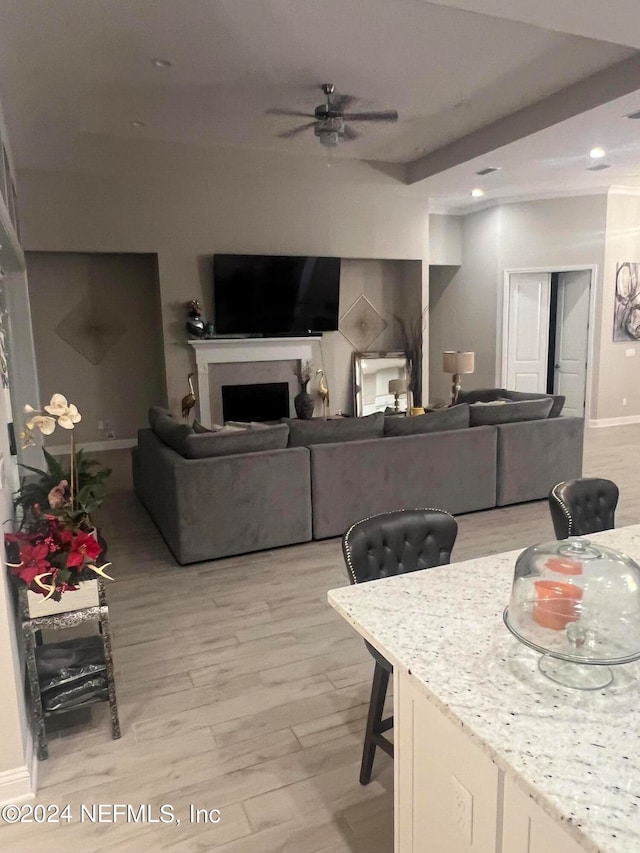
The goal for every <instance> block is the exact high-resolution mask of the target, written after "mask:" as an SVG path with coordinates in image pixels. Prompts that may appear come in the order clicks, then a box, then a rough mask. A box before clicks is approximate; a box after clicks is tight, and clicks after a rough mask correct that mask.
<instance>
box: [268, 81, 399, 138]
mask: <svg viewBox="0 0 640 853" xmlns="http://www.w3.org/2000/svg"><path fill="white" fill-rule="evenodd" d="M321 88H322V91H323V92H324V94H325V97H326V102H325V103H324V104H319V105H318V106H317V107H316V108H315V110H314V111H313V113H300V112H297V111H295V110H278V109H273V110H267V115H272V116H295V117H296V118H310V119H313V121H309V122H307V123H306V124H301V125H299V126H298V127H294V128H292V129H291V130H285V131H283V132H282V133H279V134H278V136H279V137H280V138H281V139H291V137H293V136H297V135H298V134H299V133H303V132H304V131H305V130H308V129H309V128H311V127H312V128H313V132H314V133H315V135H316V136H317V137H318V139H319V140H320V144H321V145H325V146H326V147H327V148H334V147H335V146H336V145H338V143H340V142H350V141H351V140H352V139H357V138H358V137H359V136H360V133H359V132H358V131H357V130H355V129H354V128H353V127H351V126H350V125H349V124H347V122H355V121H387V122H393V121H397V120H398V113H397V112H396V111H395V110H385V111H383V112H366V113H350V112H347V110H348V109H349V107H351V106H352V105H353V104H355V103H356V101H357V100H358V99H357V98H355V97H353V95H338V94H337V92H336V89H335V86H334V85H333V83H323V84H322V87H321Z"/></svg>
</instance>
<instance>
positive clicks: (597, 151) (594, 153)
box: [589, 145, 607, 160]
mask: <svg viewBox="0 0 640 853" xmlns="http://www.w3.org/2000/svg"><path fill="white" fill-rule="evenodd" d="M606 156H607V152H606V151H605V150H604V148H600V146H599V145H596V147H595V148H592V149H591V151H589V157H591V159H592V160H600V158H601V157H606Z"/></svg>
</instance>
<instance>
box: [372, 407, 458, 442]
mask: <svg viewBox="0 0 640 853" xmlns="http://www.w3.org/2000/svg"><path fill="white" fill-rule="evenodd" d="M468 426H469V406H468V405H467V403H461V404H460V405H458V406H453V407H452V408H450V409H440V410H439V411H436V412H427V413H426V414H424V415H416V416H414V417H411V418H395V417H387V418H385V419H384V434H385V435H390V436H397V435H421V434H423V433H427V432H443V431H444V430H450V429H466V428H467V427H468Z"/></svg>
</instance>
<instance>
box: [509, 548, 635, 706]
mask: <svg viewBox="0 0 640 853" xmlns="http://www.w3.org/2000/svg"><path fill="white" fill-rule="evenodd" d="M504 621H505V624H506V626H507V628H508V629H509V630H510V631H511V633H512V634H514V635H515V636H516V637H517V638H518V639H519V640H520V642H522V643H524V644H525V645H526V646H529V647H530V648H532V649H535V650H536V651H538V652H540V653H541V654H542V657H541V658H540V659H539V661H538V666H539V668H540V670H541V672H543V673H544V674H545V675H546V676H547V677H548V678H550V679H552V680H553V681H556V682H558V683H559V684H563V685H565V686H566V687H575V688H579V689H582V690H598V689H600V688H602V687H606V686H607V685H608V684H610V683H611V682H612V681H613V673H612V671H611V669H610V666H611V665H613V664H622V663H630V662H631V661H634V660H638V659H640V566H639V565H638V564H637V563H636V562H634V561H633V560H632V559H631V557H628V556H627V555H626V554H623V553H622V552H621V551H614V550H613V549H612V548H605V547H604V546H602V545H599V544H595V543H594V542H591V541H589V540H588V539H584V538H582V537H580V538H578V537H572V538H570V539H564V540H562V541H560V542H548V543H545V544H543V545H534V546H532V547H531V548H527V549H526V550H525V551H523V552H522V554H520V556H519V557H518V559H517V560H516V565H515V570H514V578H513V586H512V588H511V599H510V601H509V605H508V607H507V608H506V609H505V611H504Z"/></svg>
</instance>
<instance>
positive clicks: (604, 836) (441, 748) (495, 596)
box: [329, 525, 640, 853]
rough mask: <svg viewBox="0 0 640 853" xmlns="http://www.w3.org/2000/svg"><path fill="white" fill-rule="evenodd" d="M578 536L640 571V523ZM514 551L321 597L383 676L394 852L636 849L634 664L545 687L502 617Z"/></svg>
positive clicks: (638, 737)
mask: <svg viewBox="0 0 640 853" xmlns="http://www.w3.org/2000/svg"><path fill="white" fill-rule="evenodd" d="M588 538H589V539H591V540H593V541H594V542H597V543H600V544H602V545H607V546H609V547H612V548H616V549H618V550H621V551H626V552H627V553H628V554H629V555H630V556H631V557H633V558H634V559H635V560H636V562H639V563H640V525H634V526H632V527H626V528H620V529H618V530H611V531H606V532H604V533H599V534H595V535H593V536H589V537H588ZM519 553H520V551H513V552H509V553H506V554H498V555H495V556H490V557H483V558H480V559H475V560H468V561H466V562H463V563H456V564H452V565H450V566H443V567H439V568H435V569H427V570H425V571H422V572H416V573H413V574H406V575H400V576H398V577H394V578H386V579H384V580H379V581H372V582H370V583H366V584H361V585H358V586H352V587H347V588H345V589H338V590H333V591H331V592H330V593H329V602H330V604H331V605H332V606H333V607H334V608H335V609H336V610H337V611H338V612H339V613H340V614H341V615H342V616H343V617H344V618H345V619H346V620H347V621H348V622H350V623H351V624H352V625H353V627H354V628H355V629H356V631H358V633H360V634H361V635H362V637H363V638H364V639H366V640H367V641H368V642H369V643H371V644H372V645H373V646H375V647H376V648H377V649H378V650H379V651H380V652H381V653H382V654H383V655H384V656H385V657H386V658H387V659H388V660H389V661H390V662H391V663H392V664H393V667H394V741H395V750H396V754H395V768H394V772H395V853H459V851H460V853H462V851H474V853H476V851H477V853H496V851H498V853H578V851H583V850H587V851H602V853H639V851H640V663H633V664H627V665H625V666H617V667H613V672H614V682H613V683H612V684H611V685H610V686H609V687H607V688H605V689H602V690H599V691H580V690H571V689H569V688H566V687H562V686H560V685H556V684H554V683H553V682H551V681H549V680H548V679H547V678H545V677H544V676H543V675H542V673H541V672H540V671H539V670H538V657H539V655H538V654H537V653H536V652H534V651H532V650H530V649H528V648H526V647H525V646H523V645H522V644H521V643H519V642H518V640H517V639H516V638H515V637H513V636H512V635H511V633H510V632H509V631H508V630H507V628H506V627H505V625H504V622H503V617H502V614H503V610H504V608H505V606H506V605H507V603H508V601H509V595H510V592H511V583H512V580H513V568H514V563H515V560H516V557H517V555H518V554H519ZM386 760H388V759H387V758H386V757H384V756H380V757H378V758H377V761H386ZM374 775H375V766H374ZM354 784H357V782H356V780H355V779H354Z"/></svg>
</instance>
